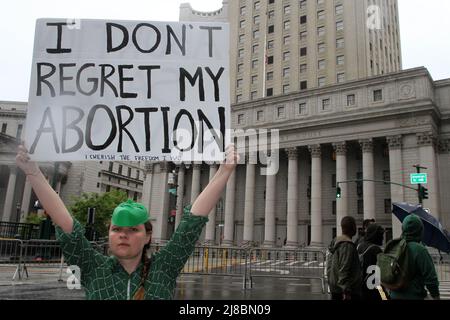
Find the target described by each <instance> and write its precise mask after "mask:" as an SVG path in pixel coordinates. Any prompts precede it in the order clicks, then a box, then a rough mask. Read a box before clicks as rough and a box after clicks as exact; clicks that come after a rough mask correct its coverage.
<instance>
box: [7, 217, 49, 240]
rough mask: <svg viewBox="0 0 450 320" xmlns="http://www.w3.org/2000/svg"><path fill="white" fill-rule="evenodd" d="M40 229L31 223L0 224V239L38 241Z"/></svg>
mask: <svg viewBox="0 0 450 320" xmlns="http://www.w3.org/2000/svg"><path fill="white" fill-rule="evenodd" d="M39 231H40V227H39V225H37V224H31V223H16V222H3V221H1V222H0V238H9V239H17V238H18V239H22V240H30V239H38V238H39Z"/></svg>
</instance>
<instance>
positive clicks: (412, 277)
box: [391, 214, 439, 300]
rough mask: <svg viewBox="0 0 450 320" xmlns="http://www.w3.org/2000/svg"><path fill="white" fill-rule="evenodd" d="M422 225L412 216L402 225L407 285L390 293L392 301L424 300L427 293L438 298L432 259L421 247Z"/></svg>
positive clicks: (436, 280) (437, 285) (422, 246)
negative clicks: (405, 245)
mask: <svg viewBox="0 0 450 320" xmlns="http://www.w3.org/2000/svg"><path fill="white" fill-rule="evenodd" d="M423 229H424V227H423V223H422V220H420V218H419V217H418V216H416V215H414V214H411V215H408V216H407V217H406V218H405V219H404V220H403V223H402V238H404V239H405V240H406V241H407V242H408V277H409V281H408V284H407V285H406V286H405V287H403V288H402V289H400V290H395V291H392V292H391V298H392V299H407V300H417V299H425V298H426V296H427V291H426V290H425V287H426V288H427V289H428V291H430V294H431V296H432V297H433V298H437V297H439V281H438V277H437V274H436V269H435V268H434V263H433V259H432V258H431V256H430V254H429V252H428V250H427V249H426V248H425V246H424V245H422V243H421V241H422V236H423Z"/></svg>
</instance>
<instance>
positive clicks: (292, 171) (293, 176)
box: [286, 148, 298, 248]
mask: <svg viewBox="0 0 450 320" xmlns="http://www.w3.org/2000/svg"><path fill="white" fill-rule="evenodd" d="M286 153H287V156H288V159H289V160H288V161H289V163H288V189H287V230H286V247H291V248H295V247H298V206H297V200H298V150H297V148H289V149H286Z"/></svg>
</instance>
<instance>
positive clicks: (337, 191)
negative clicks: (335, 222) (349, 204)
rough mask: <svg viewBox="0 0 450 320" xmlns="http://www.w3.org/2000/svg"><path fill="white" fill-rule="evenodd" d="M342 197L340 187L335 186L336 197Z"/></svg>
mask: <svg viewBox="0 0 450 320" xmlns="http://www.w3.org/2000/svg"><path fill="white" fill-rule="evenodd" d="M341 197H342V195H341V187H337V188H336V199H340V198H341Z"/></svg>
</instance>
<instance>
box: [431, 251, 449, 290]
mask: <svg viewBox="0 0 450 320" xmlns="http://www.w3.org/2000/svg"><path fill="white" fill-rule="evenodd" d="M431 257H432V258H433V262H434V267H435V268H436V273H437V275H438V279H439V283H443V282H450V255H448V254H442V255H439V254H434V253H433V254H431Z"/></svg>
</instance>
